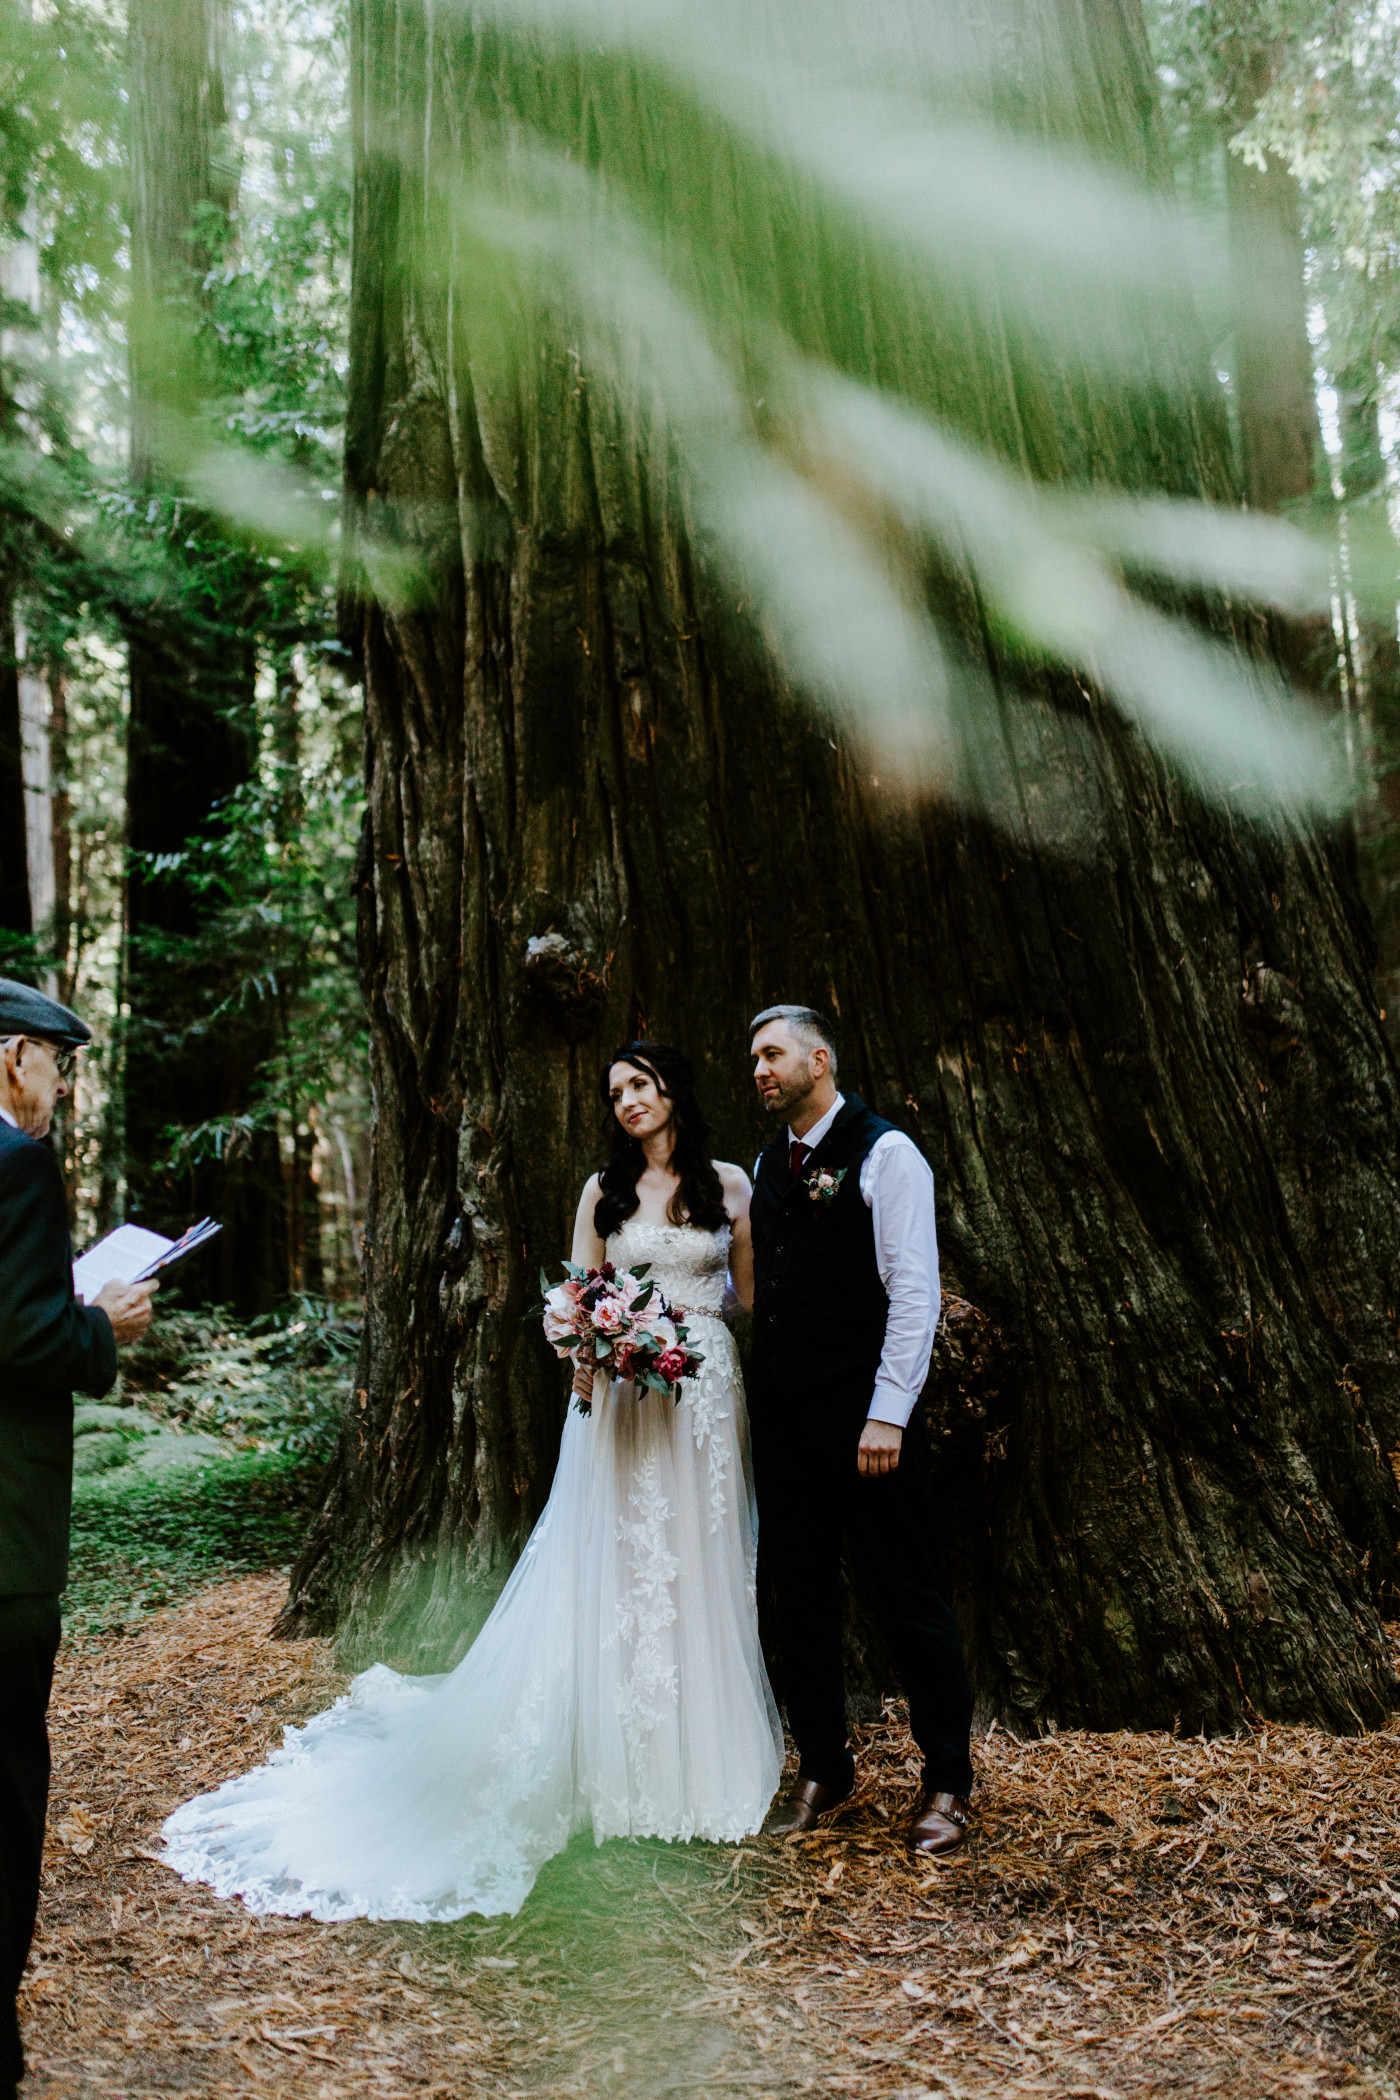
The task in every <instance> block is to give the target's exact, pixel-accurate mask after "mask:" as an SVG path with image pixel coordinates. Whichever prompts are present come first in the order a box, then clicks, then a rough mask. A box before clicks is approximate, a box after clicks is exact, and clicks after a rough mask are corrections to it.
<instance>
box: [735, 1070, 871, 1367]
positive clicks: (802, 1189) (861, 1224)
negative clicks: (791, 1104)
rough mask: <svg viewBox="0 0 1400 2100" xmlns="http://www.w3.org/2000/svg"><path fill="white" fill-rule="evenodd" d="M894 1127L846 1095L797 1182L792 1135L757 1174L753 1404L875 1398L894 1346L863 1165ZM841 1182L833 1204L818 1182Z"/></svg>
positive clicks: (769, 1152) (773, 1148)
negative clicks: (788, 1397) (845, 1392)
mask: <svg viewBox="0 0 1400 2100" xmlns="http://www.w3.org/2000/svg"><path fill="white" fill-rule="evenodd" d="M894 1128H895V1126H894V1124H893V1123H887V1122H885V1120H884V1119H883V1117H881V1116H877V1115H876V1114H875V1113H874V1111H873V1109H869V1108H867V1107H866V1105H865V1103H864V1102H863V1101H862V1100H861V1098H860V1096H859V1095H858V1094H847V1096H846V1098H845V1101H844V1102H843V1103H842V1106H841V1112H840V1114H839V1115H838V1116H837V1118H836V1121H835V1122H834V1123H833V1124H832V1126H831V1128H830V1130H828V1132H827V1134H826V1136H825V1137H824V1138H823V1139H822V1141H821V1143H820V1145H818V1146H817V1148H816V1150H815V1152H813V1153H812V1155H811V1156H810V1158H809V1159H807V1160H806V1161H805V1162H804V1164H803V1168H802V1172H801V1173H800V1174H799V1175H798V1177H797V1179H796V1180H795V1181H794V1179H793V1177H792V1176H791V1174H789V1172H788V1144H789V1139H788V1134H787V1130H786V1127H785V1128H784V1129H783V1132H782V1134H781V1136H779V1137H776V1138H774V1140H773V1142H772V1144H771V1145H769V1146H768V1147H767V1149H766V1150H765V1151H764V1153H763V1155H762V1157H761V1158H760V1159H759V1162H758V1169H757V1172H756V1173H755V1175H754V1187H753V1202H752V1204H751V1206H750V1218H751V1221H752V1229H753V1266H754V1304H753V1362H752V1367H751V1370H750V1374H749V1381H748V1382H749V1390H750V1404H751V1405H752V1404H757V1405H759V1406H761V1405H762V1400H763V1390H764V1388H765V1387H771V1386H777V1387H778V1388H779V1389H780V1390H781V1391H783V1392H786V1393H796V1392H800V1391H801V1390H802V1389H803V1388H804V1387H810V1386H814V1385H840V1386H842V1387H846V1388H848V1389H850V1391H851V1395H852V1399H853V1400H854V1399H857V1398H862V1399H864V1398H868V1397H869V1394H870V1392H871V1390H872V1389H873V1387H874V1384H875V1373H876V1372H877V1371H878V1370H879V1368H880V1353H881V1351H882V1350H883V1348H884V1346H885V1321H886V1319H887V1318H888V1316H889V1309H890V1302H889V1299H888V1297H887V1296H886V1295H885V1286H884V1285H883V1283H881V1281H880V1269H879V1264H878V1263H877V1261H876V1259H875V1226H874V1222H873V1220H872V1218H871V1214H870V1212H869V1210H868V1209H867V1208H866V1205H865V1202H864V1200H863V1198H862V1196H861V1193H860V1169H861V1162H862V1160H863V1159H864V1158H865V1155H866V1153H867V1152H868V1151H869V1150H870V1148H871V1146H872V1145H873V1144H874V1143H875V1141H876V1139H877V1138H880V1137H883V1136H884V1134H885V1132H886V1131H887V1130H893V1129H894ZM823 1170H829V1171H830V1172H832V1173H834V1174H840V1175H841V1176H842V1179H841V1185H840V1187H839V1188H838V1189H837V1191H836V1194H835V1195H834V1196H833V1197H832V1198H831V1200H830V1201H829V1202H824V1201H822V1200H821V1199H820V1198H815V1197H813V1195H812V1182H813V1179H814V1177H815V1176H816V1175H818V1174H820V1173H821V1172H823Z"/></svg>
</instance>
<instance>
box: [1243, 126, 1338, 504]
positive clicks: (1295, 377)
mask: <svg viewBox="0 0 1400 2100" xmlns="http://www.w3.org/2000/svg"><path fill="white" fill-rule="evenodd" d="M1225 196H1226V204H1227V209H1228V211H1229V223H1230V269H1231V275H1232V277H1233V280H1234V289H1235V375H1234V376H1235V389H1236V394H1237V398H1238V401H1239V418H1240V468H1241V481H1242V483H1243V488H1244V498H1245V501H1246V503H1248V504H1249V505H1250V506H1251V508H1252V509H1254V510H1275V511H1276V510H1283V509H1284V508H1285V507H1286V506H1287V505H1288V504H1290V503H1297V502H1301V501H1304V500H1306V498H1307V497H1309V496H1310V495H1311V494H1312V492H1313V487H1314V483H1315V477H1316V472H1317V462H1318V459H1319V457H1320V455H1321V451H1322V432H1321V429H1320V428H1319V425H1318V419H1317V382H1316V379H1315V377H1314V374H1313V354H1312V344H1311V342H1310V340H1309V337H1308V307H1307V290H1306V286H1305V284H1304V280H1303V207H1302V199H1301V198H1300V196H1299V194H1298V184H1297V181H1296V179H1295V178H1294V176H1293V174H1292V171H1291V170H1290V169H1289V168H1287V167H1285V166H1284V164H1283V162H1282V161H1279V160H1276V159H1275V158H1274V157H1273V155H1272V154H1271V155H1270V156H1269V161H1268V165H1267V167H1264V168H1257V167H1255V166H1254V165H1253V164H1252V163H1251V162H1249V161H1246V160H1243V159H1241V157H1240V155H1239V154H1237V153H1227V154H1226V156H1225Z"/></svg>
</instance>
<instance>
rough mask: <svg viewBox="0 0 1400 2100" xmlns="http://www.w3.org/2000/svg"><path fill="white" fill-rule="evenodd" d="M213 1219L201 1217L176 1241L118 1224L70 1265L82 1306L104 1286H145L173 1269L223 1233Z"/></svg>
mask: <svg viewBox="0 0 1400 2100" xmlns="http://www.w3.org/2000/svg"><path fill="white" fill-rule="evenodd" d="M222 1230H223V1228H222V1226H219V1225H216V1224H215V1223H214V1221H213V1219H212V1218H201V1219H200V1221H199V1223H198V1224H197V1225H191V1227H190V1229H189V1231H188V1232H187V1233H185V1234H183V1235H182V1237H181V1238H180V1239H178V1240H168V1239H167V1238H166V1237H165V1235H164V1233H162V1232H148V1231H147V1230H146V1228H145V1226H144V1225H119V1226H118V1227H117V1229H116V1231H115V1232H109V1233H108V1235H107V1237H106V1239H105V1240H99V1241H98V1242H97V1245H96V1246H95V1247H89V1248H88V1251H87V1253H86V1254H80V1255H79V1256H78V1259H77V1260H76V1261H75V1262H74V1264H73V1288H74V1290H75V1291H76V1292H77V1294H78V1296H79V1297H80V1298H81V1299H82V1301H83V1303H84V1305H91V1303H92V1301H93V1299H94V1298H95V1297H96V1296H97V1295H98V1293H99V1291H101V1289H102V1287H103V1285H104V1284H108V1283H111V1282H112V1281H113V1279H114V1278H115V1280H116V1281H117V1282H118V1283H145V1282H146V1281H147V1280H148V1278H150V1277H152V1276H154V1275H155V1274H156V1272H157V1270H159V1269H169V1268H173V1267H174V1265H175V1263H176V1262H177V1261H183V1260H184V1258H185V1256H186V1255H187V1254H193V1253H194V1251H195V1248H196V1247H202V1246H203V1245H204V1242H205V1241H206V1240H212V1239H213V1237H214V1235H215V1233H216V1232H220V1231H222Z"/></svg>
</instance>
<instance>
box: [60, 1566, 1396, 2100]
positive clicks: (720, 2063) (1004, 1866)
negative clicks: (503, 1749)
mask: <svg viewBox="0 0 1400 2100" xmlns="http://www.w3.org/2000/svg"><path fill="white" fill-rule="evenodd" d="M280 1589H281V1585H280V1583H279V1582H278V1581H277V1580H276V1579H274V1578H266V1577H253V1578H248V1579H245V1580H243V1581H238V1582H231V1583H226V1584H224V1585H221V1586H220V1587H218V1588H215V1589H211V1590H207V1591H205V1592H204V1593H203V1594H202V1595H200V1596H198V1597H196V1598H194V1599H193V1600H192V1601H190V1602H189V1603H187V1604H185V1605H183V1606H181V1607H178V1608H175V1609H171V1610H168V1611H166V1612H164V1613H162V1614H160V1615H158V1616H157V1617H155V1618H154V1619H152V1620H151V1621H150V1622H148V1624H147V1626H146V1628H145V1630H144V1631H142V1632H141V1633H140V1634H139V1635H136V1636H135V1637H127V1638H117V1639H113V1640H111V1641H108V1642H107V1643H105V1644H104V1645H102V1646H100V1647H98V1648H97V1649H95V1650H93V1649H90V1650H88V1651H86V1652H77V1653H74V1652H69V1653H67V1654H66V1655H65V1656H64V1658H63V1659H62V1662H61V1667H60V1677H59V1683H58V1686H57V1689H56V1696H55V1704H54V1715H53V1733H54V1741H55V1749H56V1752H57V1769H56V1771H55V1778H54V1797H53V1809H52V1815H51V1821H50V1852H49V1861H48V1871H47V1877H46V1883H45V1890H44V1901H43V1911H42V1918H41V1930H40V1937H39V1940H38V1943H37V1945H36V1950H35V1960H34V1964H33V1966H32V1967H31V1971H30V1977H29V1982H28V1987H27V1992H26V1999H27V2024H28V2035H29V2041H30V2053H31V2057H32V2060H33V2063H34V2067H35V2075H34V2076H33V2078H32V2079H31V2080H30V2081H29V2083H28V2085H27V2087H26V2094H27V2096H31V2100H60V2096H69V2095H72V2096H75V2100H76V2096H80V2095H81V2096H84V2100H87V2096H94V2100H95V2096H98V2095H102V2096H111V2100H117V2096H127V2095H130V2096H133V2100H135V2096H138V2095H147V2094H151V2095H155V2094H167V2093H198V2094H210V2095H216V2096H219V2100H224V2096H230V2095H233V2094H239V2095H250V2096H258V2100H277V2096H282V2095H286V2096H291V2095H296V2096H297V2100H303V2096H305V2100H339V2096H342V2095H347V2096H348V2095H351V2094H372V2095H382V2096H385V2100H387V2096H390V2095H395V2094H404V2095H415V2096H417V2095H425V2094H430V2093H431V2094H452V2095H463V2096H470V2095H475V2094H483V2095H484V2094H490V2095H493V2096H494V2095H497V2094H500V2095H516V2094H519V2095H533V2094H544V2093H548V2094H561V2095H581V2096H582V2095H587V2096H594V2095H596V2096H598V2100H612V2096H620V2100H651V2096H653V2095H663V2094H677V2095H681V2094H686V2093H691V2092H706V2093H716V2094H723V2093H725V2092H733V2093H735V2094H744V2095H752V2096H754V2100H760V2096H762V2095H764V2094H768V2095H773V2096H778V2095H788V2094H796V2093H801V2092H809V2093H818V2094H833V2095H835V2094H842V2095H845V2094H851V2095H858V2096H860V2095H869V2096H872V2100H874V2096H877V2095H878V2096H888V2095H894V2094H902V2095H905V2096H906V2100H915V2096H922V2095H925V2094H927V2095H939V2096H942V2095H949V2096H953V2100H956V2096H958V2095H963V2096H966V2100H982V2096H984V2095H991V2094H1003V2093H1036V2094H1050V2095H1059V2096H1064V2100H1070V2096H1076V2100H1109V2096H1110V2095H1121V2096H1123V2100H1127V2096H1129V2095H1140V2094H1159V2093H1183V2094H1186V2093H1191V2094H1195V2093H1208V2092H1213V2093H1228V2094H1239V2095H1250V2096H1254V2095H1261V2094H1268V2095H1274V2094H1279V2095H1294V2094H1296V2095H1298V2096H1300V2100H1301V2096H1305V2095H1306V2096H1314V2095H1315V2096H1317V2100H1331V2096H1333V2095H1337V2096H1342V2095H1345V2096H1346V2100H1364V2096H1373V2095H1374V2096H1381V2095H1384V2096H1387V2100H1393V2096H1400V2018H1398V2017H1397V2001H1396V1995H1395V1992H1396V1981H1397V1971H1400V1846H1397V1830H1398V1829H1400V1823H1398V1822H1397V1818H1398V1817H1400V1722H1397V1723H1396V1724H1394V1725H1393V1726H1392V1727H1390V1728H1389V1729H1387V1730H1385V1731H1383V1732H1380V1733H1377V1734H1374V1735H1369V1736H1363V1737H1360V1738H1356V1739H1353V1740H1349V1741H1333V1740H1332V1739H1330V1738H1329V1737H1326V1736H1321V1735H1316V1734H1313V1733H1312V1732H1310V1731H1308V1730H1305V1729H1296V1728H1294V1729H1268V1730H1260V1731H1258V1732H1257V1733H1254V1734H1251V1735H1248V1736H1244V1737H1241V1738H1239V1739H1238V1740H1230V1741H1220V1742H1214V1743H1204V1742H1198V1741H1189V1740H1188V1741H1182V1740H1180V1739H1178V1738H1172V1737H1169V1736H1162V1735H1149V1736H1129V1735H1113V1736H1089V1735H1061V1736H1058V1737H1054V1738H1051V1739H1049V1740H1047V1741H1045V1742H1042V1743H1036V1744H1020V1743H1017V1742H1015V1741H1013V1740H1012V1739H1011V1738H1010V1737H1008V1736H1006V1735H1004V1734H1003V1733H1001V1732H1000V1731H997V1732H994V1733H993V1735H992V1736H991V1738H990V1740H989V1741H987V1742H986V1743H985V1744H983V1745H982V1746H981V1747H980V1751H979V1767H980V1771H981V1774H982V1779H983V1790H982V1795H981V1803H980V1816H979V1821H978V1827H977V1830H976V1833H975V1836H974V1837H973V1839H972V1841H971V1842H970V1843H969V1845H968V1846H967V1847H966V1848H965V1850H964V1852H963V1853H962V1854H961V1855H960V1856H959V1857H958V1858H957V1859H956V1860H955V1861H953V1862H950V1863H949V1864H948V1865H947V1866H945V1867H941V1868H940V1867H936V1866H933V1865H922V1866H916V1865H915V1864H914V1863H913V1862H912V1861H911V1860H910V1859H908V1857H907V1856H906V1855H905V1853H904V1852H903V1850H902V1849H901V1847H900V1844H899V1842H898V1824H899V1820H900V1817H901V1816H902V1814H903V1813H904V1812H905V1811H906V1810H907V1808H908V1807H909V1806H910V1804H911V1802H912V1800H913V1795H914V1786H915V1776H914V1775H915V1769H916V1768H915V1761H914V1757H913V1750H912V1745H911V1743H910V1741H909V1738H908V1736H907V1734H906V1733H905V1732H904V1730H903V1727H902V1725H901V1723H900V1721H899V1719H898V1717H897V1715H896V1714H894V1713H893V1712H892V1713H891V1716H890V1718H889V1720H888V1723H887V1725H885V1726H882V1727H880V1728H878V1729H875V1730H872V1731H869V1732H868V1734H867V1736H866V1739H865V1742H864V1744H863V1746H862V1775H863V1784H862V1787H861V1789H860V1791H859V1793H858V1794H857V1795H856V1796H855V1797H854V1798H853V1800H852V1802H851V1803H850V1804H848V1806H847V1807H846V1808H845V1809H844V1810H843V1811H842V1813H841V1815H840V1817H839V1818H838V1820H837V1821H836V1822H835V1824H834V1825H833V1826H832V1827H831V1828H829V1829H826V1830H823V1831H822V1832H820V1833H818V1834H817V1835H815V1836H814V1837H813V1838H811V1839H804V1840H794V1841H789V1842H788V1843H786V1844H781V1845H777V1844H771V1843H770V1844H763V1843H757V1842H755V1843H752V1844H749V1845H747V1846H744V1847H743V1848H741V1849H739V1850H738V1851H735V1850H732V1849H725V1848H721V1847H710V1846H698V1845H697V1846H690V1847H685V1848H681V1847H672V1846H666V1845H657V1844H634V1845H619V1844H614V1845H609V1846H605V1847H604V1848H602V1850H597V1849H595V1848H594V1847H593V1846H592V1845H591V1844H588V1843H586V1842H585V1843H580V1844H577V1845H575V1846H574V1847H572V1848H571V1850H570V1851H569V1852H568V1853H567V1854H566V1855H565V1856H564V1857H563V1858H562V1859H560V1860H556V1861H554V1862H552V1863H551V1865H550V1867H549V1868H548V1869H547V1870H546V1872H545V1873H544V1875H542V1876H541V1879H540V1883H539V1885H538V1887H537V1889H536V1891H535V1894H534V1895H533V1896H532V1898H531V1900H530V1902H529V1903H528V1904H527V1905H526V1907H525V1910H524V1911H523V1912H522V1913H521V1915H520V1917H518V1918H516V1919H513V1920H502V1921H497V1922H495V1923H484V1922H480V1921H468V1922H466V1923H464V1924H462V1925H459V1926H440V1927H419V1926H401V1925H372V1926H371V1925H365V1924H352V1925H344V1926H320V1925H310V1924H306V1923H303V1922H301V1921H293V1920H274V1921H266V1922H264V1921H259V1920H255V1919H251V1918H249V1917H247V1916H245V1915H244V1913H243V1912H242V1911H241V1910H240V1909H238V1908H237V1907H236V1906H234V1905H225V1904H218V1903H215V1902H213V1901H212V1900H211V1899H210V1898H209V1896H208V1894H207V1892H205V1891H203V1890H201V1889H198V1888H185V1887H184V1886H183V1885H182V1884H181V1883H180V1882H178V1881H177V1880H176V1879H175V1878H174V1877H173V1876H172V1875H171V1874H169V1873H168V1872H167V1871H166V1870H164V1869H163V1868H161V1867H160V1866H159V1865H158V1864H156V1863H155V1862H154V1861H153V1859H152V1857H151V1849H152V1846H153V1843H154V1840H155V1833H156V1831H157V1829H158V1826H159V1823H160V1820H161V1818H162V1816H163V1815H164V1814H165V1813H166V1812H167V1811H168V1809H169V1808H170V1807H172V1806H173V1805H174V1804H175V1802H177V1801H178V1800H180V1799H182V1798H183V1797H184V1796H185V1795H187V1794H189V1793H191V1792H194V1791H197V1790H199V1789H201V1788H203V1787H206V1786H208V1785H210V1784H212V1783H214V1782H215V1781H217V1780H219V1779H221V1778H223V1777H225V1776H227V1775H228V1774H230V1773H232V1772H235V1771H239V1770H241V1769H242V1768H243V1767H245V1766H246V1765H247V1764H249V1763H250V1762H252V1761H254V1760H256V1759H257V1758H259V1757H260V1756H261V1755H262V1754H263V1753H264V1751H265V1750H266V1749H267V1747H268V1746H269V1745H270V1744H271V1743H273V1742H274V1741H276V1740H277V1739H279V1737H280V1731H281V1727H282V1724H283V1722H284V1721H285V1720H288V1719H296V1718H298V1717H301V1716H304V1715H306V1714H308V1713H310V1712H312V1711H314V1710H315V1709H316V1708H317V1707H319V1706H320V1705H322V1704H324V1703H325V1701H326V1700H327V1699H328V1698H329V1697H330V1696H331V1695H332V1694H333V1692H334V1691H335V1690H336V1689H337V1688H338V1685H339V1682H340V1680H338V1679H337V1678H336V1677H335V1675H334V1673H333V1671H332V1669H331V1667H330V1663H329V1660H328V1657H327V1654H326V1652H325V1650H324V1648H323V1647H321V1646H320V1645H319V1644H314V1643H297V1644H284V1643H280V1642H275V1641H272V1640H271V1639H269V1638H268V1632H267V1629H268V1627H269V1626H270V1624H271V1622H272V1619H273V1616H274V1613H275V1610H276V1607H277V1604H278V1601H279V1597H280Z"/></svg>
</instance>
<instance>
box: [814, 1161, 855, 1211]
mask: <svg viewBox="0 0 1400 2100" xmlns="http://www.w3.org/2000/svg"><path fill="white" fill-rule="evenodd" d="M849 1171H850V1169H849V1168H848V1167H838V1169H837V1170H836V1172H835V1173H834V1174H833V1173H832V1171H831V1169H830V1167H823V1168H822V1170H821V1172H820V1174H814V1175H813V1176H812V1178H811V1180H810V1181H809V1182H808V1184H807V1194H808V1195H809V1196H810V1197H811V1199H812V1201H813V1202H814V1203H830V1202H831V1200H832V1198H833V1197H834V1196H835V1194H836V1191H837V1190H838V1189H839V1188H840V1186H841V1184H842V1182H843V1181H844V1180H845V1178H846V1176H847V1174H848V1173H849Z"/></svg>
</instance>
